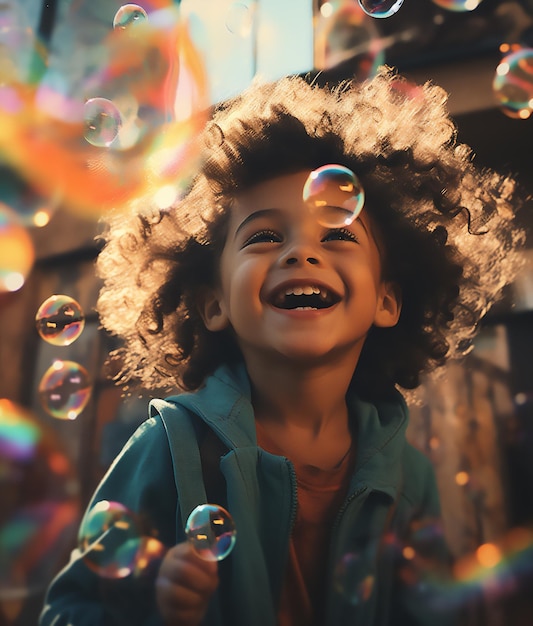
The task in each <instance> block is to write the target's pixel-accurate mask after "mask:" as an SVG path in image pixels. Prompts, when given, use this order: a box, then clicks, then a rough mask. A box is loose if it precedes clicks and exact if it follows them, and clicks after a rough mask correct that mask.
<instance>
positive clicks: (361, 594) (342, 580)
mask: <svg viewBox="0 0 533 626" xmlns="http://www.w3.org/2000/svg"><path fill="white" fill-rule="evenodd" d="M333 576H334V587H335V589H336V591H337V593H340V594H341V595H342V596H343V597H344V598H345V599H346V600H347V601H348V602H349V603H350V604H352V605H354V606H355V605H359V604H363V603H364V602H366V601H367V600H368V599H369V598H370V596H371V595H372V591H373V589H374V582H375V579H374V576H373V575H372V574H371V573H370V572H369V571H368V563H365V561H364V559H362V558H361V557H360V556H359V555H358V554H356V553H354V552H348V553H347V554H345V555H344V556H343V557H342V559H341V560H340V561H339V562H338V563H337V567H336V568H335V571H334V574H333Z"/></svg>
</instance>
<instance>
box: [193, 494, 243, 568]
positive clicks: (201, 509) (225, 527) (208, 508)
mask: <svg viewBox="0 0 533 626" xmlns="http://www.w3.org/2000/svg"><path fill="white" fill-rule="evenodd" d="M185 534H186V535H187V539H188V541H189V542H190V544H191V545H192V546H193V547H194V549H195V550H196V552H198V554H199V555H200V557H201V558H202V559H204V560H205V561H222V559H225V558H226V557H227V556H228V554H229V553H230V552H231V551H232V550H233V546H234V545H235V540H236V534H237V531H236V530H235V523H234V522H233V519H232V517H231V515H230V514H229V513H228V512H227V511H226V509H224V508H223V507H221V506H219V505H218V504H200V505H199V506H197V507H196V508H195V509H194V510H193V511H192V512H191V514H190V515H189V518H188V519H187V524H186V526H185Z"/></svg>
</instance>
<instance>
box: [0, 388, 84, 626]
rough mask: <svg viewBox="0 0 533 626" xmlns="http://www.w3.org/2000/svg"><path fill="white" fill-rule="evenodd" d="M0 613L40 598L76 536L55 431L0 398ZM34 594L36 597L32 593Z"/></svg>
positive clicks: (73, 502) (65, 464)
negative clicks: (32, 598)
mask: <svg viewBox="0 0 533 626" xmlns="http://www.w3.org/2000/svg"><path fill="white" fill-rule="evenodd" d="M0 495H1V497H0V500H1V503H2V505H1V506H0V614H1V615H7V614H8V611H9V614H10V616H11V619H12V620H13V621H12V622H11V621H10V622H9V623H13V624H14V623H15V622H17V623H19V620H18V619H16V618H17V615H18V613H19V612H20V610H21V609H22V602H21V599H24V600H27V599H28V598H29V597H31V596H32V595H33V596H35V597H36V598H37V601H39V596H40V594H41V591H42V590H43V589H45V588H46V587H47V586H48V584H49V583H50V580H51V579H52V577H53V576H55V574H56V573H57V571H58V570H59V568H60V567H62V566H63V565H64V563H65V562H66V560H67V558H68V553H69V552H70V549H71V546H72V541H74V540H75V536H76V529H77V525H78V523H79V513H80V500H79V483H78V480H77V476H76V473H75V470H74V467H73V464H72V462H71V461H70V459H69V457H68V455H67V453H66V450H65V447H64V445H62V442H61V440H60V438H59V437H58V435H57V433H56V432H55V431H54V430H53V429H52V428H51V427H50V426H48V425H46V424H43V423H41V422H40V421H39V420H38V418H37V416H36V415H34V414H33V412H31V411H29V410H28V409H26V408H24V407H22V406H20V405H18V404H17V403H15V402H12V401H11V400H8V399H5V398H2V399H0ZM34 599H35V598H34Z"/></svg>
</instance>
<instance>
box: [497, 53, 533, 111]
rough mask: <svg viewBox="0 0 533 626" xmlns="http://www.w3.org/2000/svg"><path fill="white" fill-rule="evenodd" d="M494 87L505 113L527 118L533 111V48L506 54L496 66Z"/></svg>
mask: <svg viewBox="0 0 533 626" xmlns="http://www.w3.org/2000/svg"><path fill="white" fill-rule="evenodd" d="M492 88H493V91H494V94H495V96H496V98H497V99H498V101H499V102H500V105H501V110H502V111H503V113H505V115H507V116H508V117H512V118H515V119H527V118H528V117H529V116H530V115H531V113H532V112H533V48H522V49H520V50H518V51H515V52H512V53H511V54H508V55H506V56H504V57H503V59H502V60H501V62H500V64H499V65H498V67H497V68H496V74H495V76H494V80H493V83H492Z"/></svg>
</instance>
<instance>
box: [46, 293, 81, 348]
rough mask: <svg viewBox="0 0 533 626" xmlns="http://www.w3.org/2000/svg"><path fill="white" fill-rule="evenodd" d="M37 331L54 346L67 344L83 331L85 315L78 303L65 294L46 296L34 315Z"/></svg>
mask: <svg viewBox="0 0 533 626" xmlns="http://www.w3.org/2000/svg"><path fill="white" fill-rule="evenodd" d="M35 324H36V326H37V331H38V333H39V335H40V337H41V338H42V339H44V340H45V341H46V342H48V343H50V344H52V345H54V346H69V345H70V344H71V343H73V342H74V341H76V339H78V337H79V336H80V335H81V333H82V332H83V328H84V326H85V315H84V314H83V310H82V308H81V306H80V305H79V303H78V302H77V301H76V300H74V298H71V297H70V296H65V295H53V296H50V297H49V298H47V299H46V300H45V301H44V302H43V303H42V304H41V306H40V307H39V309H38V311H37V313H36V315H35Z"/></svg>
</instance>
